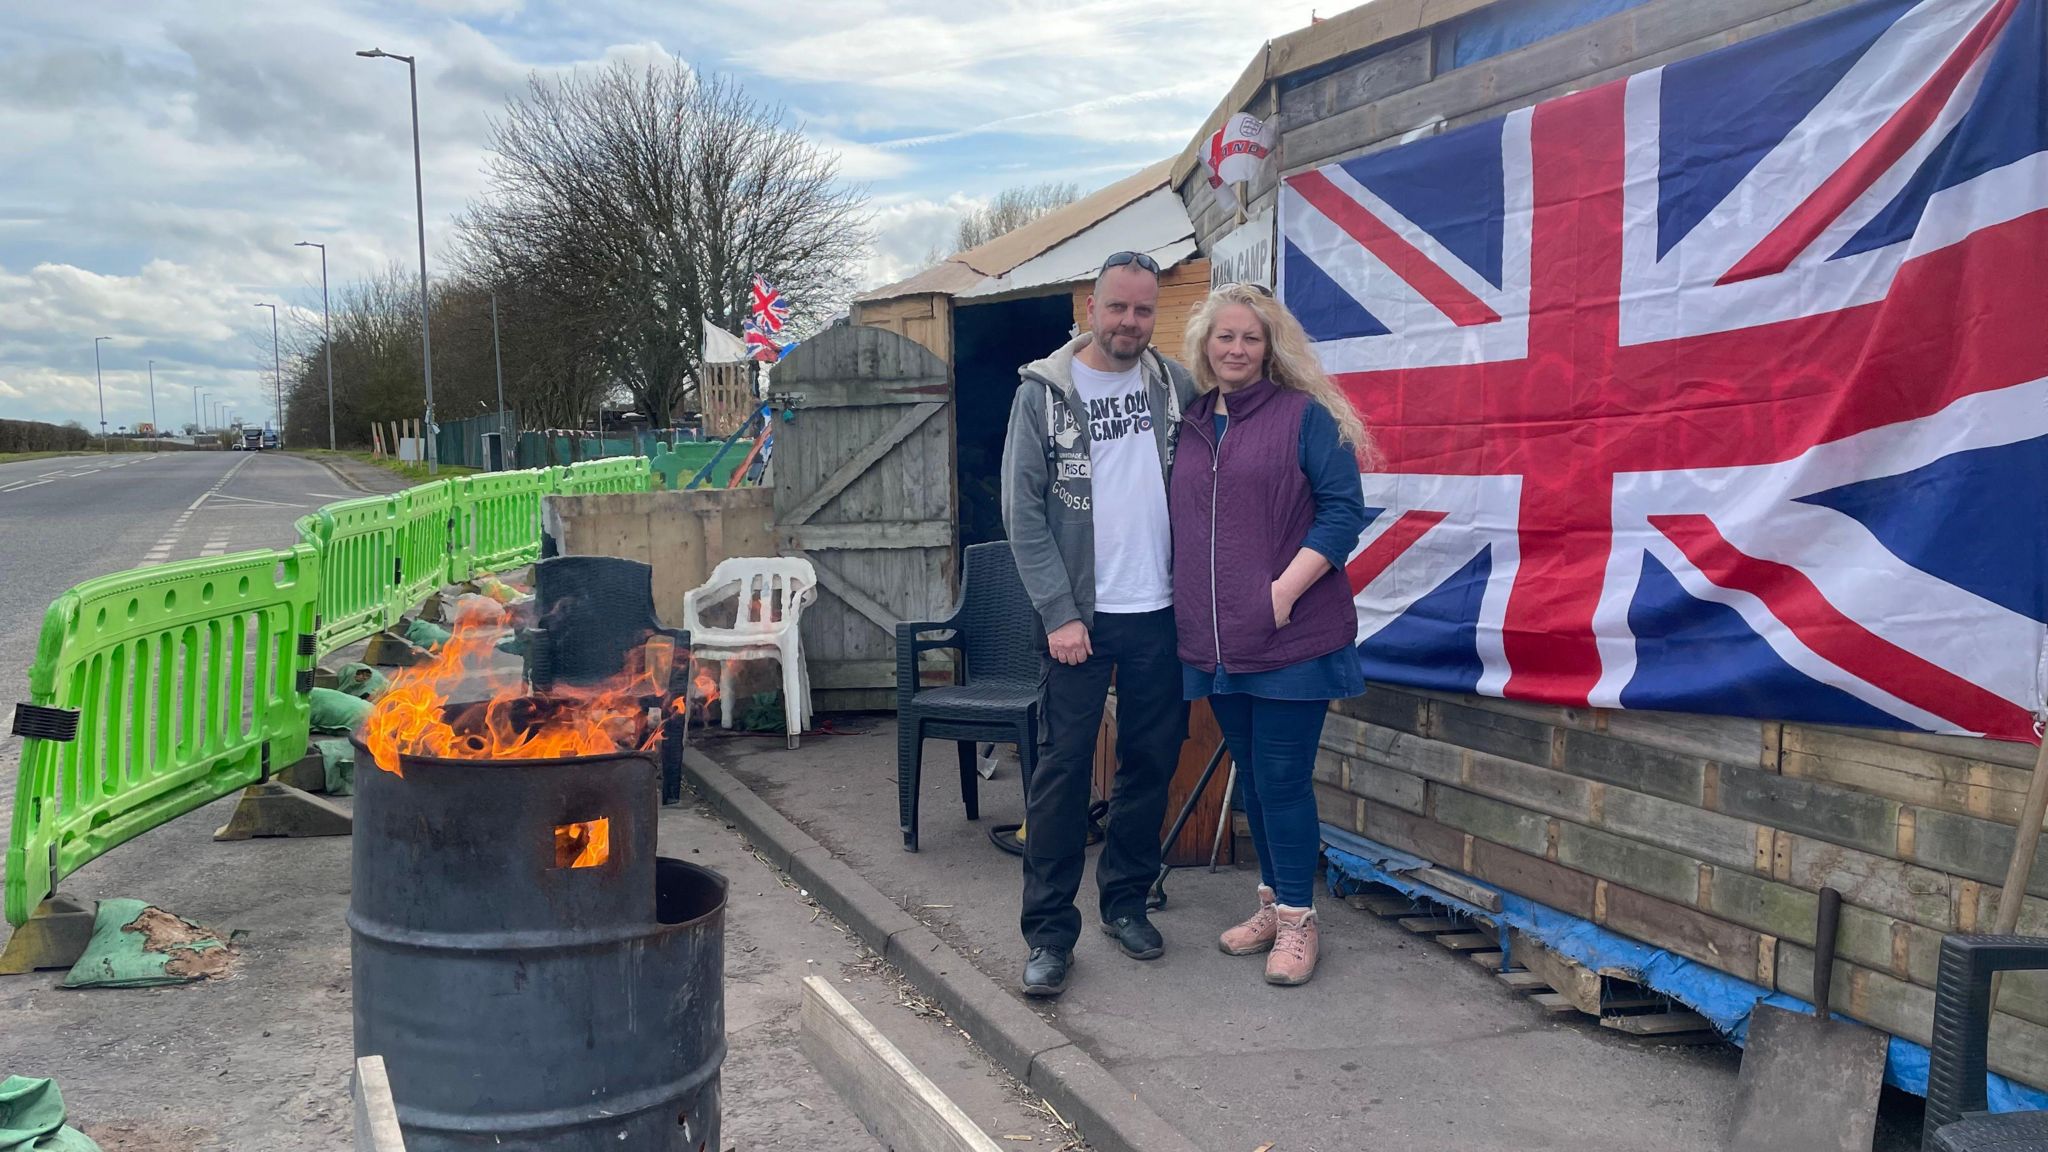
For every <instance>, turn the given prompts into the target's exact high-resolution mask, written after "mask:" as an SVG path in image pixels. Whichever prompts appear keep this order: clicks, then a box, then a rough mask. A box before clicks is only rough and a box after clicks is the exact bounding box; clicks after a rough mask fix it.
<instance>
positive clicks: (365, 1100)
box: [356, 1056, 405, 1152]
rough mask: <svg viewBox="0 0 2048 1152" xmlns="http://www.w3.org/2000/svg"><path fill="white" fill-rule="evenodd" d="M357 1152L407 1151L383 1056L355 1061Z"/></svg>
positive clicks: (367, 1057)
mask: <svg viewBox="0 0 2048 1152" xmlns="http://www.w3.org/2000/svg"><path fill="white" fill-rule="evenodd" d="M356 1152H405V1133H403V1132H401V1131H400V1130H399V1127H398V1106H397V1105H395V1104H393V1103H392V1101H391V1080H390V1077H389V1076H387V1075H386V1073H385V1071H384V1058H383V1057H382V1056H364V1057H362V1058H360V1059H358V1060H357V1061H356Z"/></svg>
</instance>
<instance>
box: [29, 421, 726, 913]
mask: <svg viewBox="0 0 2048 1152" xmlns="http://www.w3.org/2000/svg"><path fill="white" fill-rule="evenodd" d="M717 447H718V446H717V445H715V444H706V445H698V444H684V445H677V446H676V448H675V449H674V450H671V449H670V448H669V446H668V445H666V444H663V445H657V452H656V454H655V457H654V458H653V460H651V461H650V459H649V458H648V457H645V456H625V457H615V458H611V459H604V460H589V461H584V462H581V463H577V464H571V465H568V466H566V467H546V468H533V469H528V470H526V471H521V472H497V473H489V474H485V475H478V476H463V477H455V478H451V479H447V480H437V481H435V482H433V483H431V484H422V485H419V486H417V487H414V488H409V489H407V490H405V491H403V492H397V493H393V494H391V495H389V496H367V497H363V498H361V499H356V500H344V501H341V502H339V503H336V504H329V505H327V506H325V507H323V508H321V509H320V510H319V511H318V512H316V513H314V514H312V515H310V516H305V517H302V518H300V519H299V521H298V523H297V529H298V536H299V540H298V543H296V544H294V545H292V546H291V547H289V548H282V549H267V548H266V549H258V550H256V551H251V552H241V553H237V554H235V555H231V556H221V557H217V558H210V559H202V560H188V561H183V562H181V563H177V564H167V565H163V566H161V567H155V568H143V569H137V570H134V571H129V572H118V573H115V574H113V575H110V576H102V577H99V578H98V579H95V580H88V581H86V582H85V583H83V584H80V585H78V586H77V587H75V588H73V589H71V590H70V591H68V592H65V593H64V594H63V595H62V596H59V597H58V598H57V600H56V602H55V603H53V604H51V605H50V608H49V611H48V612H47V613H45V615H44V617H43V628H42V632H41V635H40V637H39V638H38V640H37V643H36V653H35V662H34V664H33V665H32V666H31V667H30V670H29V697H30V698H29V702H28V703H27V704H24V705H21V706H19V707H18V708H17V710H16V715H15V729H16V731H17V732H18V733H19V734H21V735H22V736H24V737H25V738H26V739H25V740H24V741H23V744H22V751H21V768H20V773H19V778H18V780H17V781H16V785H15V802H14V819H13V824H12V827H11V828H10V829H9V836H8V842H7V873H6V884H5V896H6V900H5V912H6V917H7V921H8V923H10V924H14V925H20V924H21V923H23V922H24V921H26V920H27V919H28V917H29V914H30V913H31V912H33V911H34V909H35V907H36V905H37V904H38V903H39V902H41V901H42V900H43V899H44V898H45V897H46V896H48V895H50V894H51V893H52V892H53V891H55V889H56V886H57V884H58V882H59V881H61V880H63V879H64V878H65V877H66V876H69V875H70V874H71V873H73V872H75V871H77V870H78V869H79V868H81V867H83V866H84V865H85V864H86V863H87V862H88V861H90V860H93V859H95V858H96V857H98V856H100V855H102V854H103V853H105V852H107V851H109V850H110V849H112V848H115V847H117V846H119V845H121V844H123V843H125V842H127V841H129V840H132V839H134V838H135V837H136V836H139V835H141V834H142V833H144V832H147V831H149V830H150V829H151V828H155V827H157V826H158V825H160V824H164V823H167V822H168V821H171V820H175V819H177V818H178V817H179V816H182V815H184V814H185V813H187V812H190V811H192V810H193V809H195V808H200V807H203V806H204V805H206V804H210V803H212V802H213V801H215V800H217V799H219V798H221V797H223V796H226V795H229V794H230V793H232V792H234V791H236V790H237V789H240V788H243V787H245V786H247V785H249V784H253V783H256V782H257V781H259V780H262V779H264V778H265V777H267V776H268V775H269V774H270V772H272V771H273V770H276V769H280V768H282V767H284V766H285V765H288V764H290V763H292V762H293V761H295V760H297V759H298V758H299V757H301V756H303V755H304V754H305V752H306V748H307V739H308V723H309V720H310V709H309V703H308V702H309V699H310V695H311V692H312V688H313V669H314V666H315V664H316V663H317V662H318V660H319V659H320V658H321V657H322V656H325V655H327V654H329V653H331V652H334V651H336V650H338V649H340V648H344V647H346V646H348V645H350V644H353V643H355V642H357V641H359V640H362V639H364V638H366V637H368V636H370V635H372V634H374V633H376V632H377V631H379V630H381V629H383V628H385V627H388V626H389V625H391V624H393V623H395V622H396V621H397V620H398V618H399V617H400V616H402V615H403V614H404V613H405V612H407V611H408V610H410V609H411V608H412V606H413V605H415V604H417V603H419V601H421V600H422V599H424V598H426V597H427V596H428V595H429V594H431V593H432V592H433V591H434V590H435V589H437V588H439V587H441V586H442V585H443V584H447V583H453V582H456V581H461V580H466V579H469V578H471V577H473V576H478V575H483V574H486V573H490V572H497V571H503V570H505V569H509V568H516V567H519V566H521V565H524V564H529V563H531V562H533V561H534V560H536V559H538V558H539V556H540V513H541V497H543V496H546V495H549V494H563V495H582V494H591V493H605V492H645V491H648V490H650V489H655V488H673V487H677V486H680V485H681V484H684V483H687V482H688V480H689V479H690V477H691V476H692V475H694V474H695V472H696V470H697V469H698V468H700V467H701V466H702V461H704V460H708V459H710V458H711V454H712V453H713V452H714V451H715V450H716V449H717ZM745 451H746V445H744V444H739V445H734V446H733V448H732V450H731V451H730V452H729V453H728V456H729V459H727V460H725V461H723V473H722V474H721V473H720V472H718V471H717V470H714V472H713V480H714V481H715V482H716V483H718V484H719V485H720V486H724V481H725V479H726V478H727V477H729V476H730V474H731V472H732V470H733V468H734V467H735V466H736V465H737V463H738V462H739V460H740V459H742V458H743V457H744V455H745Z"/></svg>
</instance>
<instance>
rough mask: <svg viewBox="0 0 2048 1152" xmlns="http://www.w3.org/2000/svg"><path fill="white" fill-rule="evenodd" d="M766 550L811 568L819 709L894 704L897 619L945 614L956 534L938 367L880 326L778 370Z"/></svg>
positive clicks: (825, 341)
mask: <svg viewBox="0 0 2048 1152" xmlns="http://www.w3.org/2000/svg"><path fill="white" fill-rule="evenodd" d="M771 390H772V391H773V392H775V393H783V394H792V395H793V396H794V399H792V401H791V411H792V412H793V413H794V415H795V419H794V420H788V421H778V422H777V424H776V427H775V457H774V465H773V469H772V470H773V472H774V476H775V528H776V543H777V545H778V546H779V547H780V548H781V549H782V551H783V553H784V554H785V555H789V556H801V557H804V558H805V559H808V560H809V561H810V562H811V564H812V565H813V566H814V567H815V568H817V570H818V586H819V593H820V594H819V597H818V600H817V602H816V603H815V604H813V605H812V606H811V607H809V608H807V609H805V610H804V618H803V638H804V657H805V663H807V664H808V665H809V666H810V672H811V689H812V692H813V693H814V694H815V698H816V701H817V707H818V708H819V710H821V711H829V710H852V709H880V708H893V707H895V688H896V624H897V622H898V621H900V620H930V619H933V618H934V617H938V616H943V615H945V614H946V613H947V611H948V610H949V609H950V608H951V607H952V604H953V600H954V596H955V591H956V589H955V581H956V579H957V569H956V567H955V558H954V557H955V545H956V543H957V541H958V537H959V514H958V497H957V494H956V492H955V487H954V470H953V469H954V464H953V403H952V400H953V395H952V384H951V379H950V373H949V371H948V369H947V366H946V363H945V361H943V360H941V359H939V358H938V357H937V356H935V355H933V354H932V353H931V352H930V351H929V350H928V349H926V348H924V347H922V346H920V345H918V344H917V343H915V342H913V341H911V340H909V339H907V338H905V337H903V336H899V335H897V334H896V333H894V332H890V331H886V330H884V329H881V328H870V327H865V326H858V325H855V326H848V327H842V328H830V329H827V330H826V331H824V332H821V333H819V334H818V335H816V336H814V337H811V338H810V339H808V340H806V341H804V342H803V343H802V344H801V345H799V346H798V347H797V349H796V351H794V352H792V353H790V355H789V358H788V359H787V360H784V361H783V362H782V364H781V366H780V367H778V368H776V370H775V377H774V384H773V385H772V387H771Z"/></svg>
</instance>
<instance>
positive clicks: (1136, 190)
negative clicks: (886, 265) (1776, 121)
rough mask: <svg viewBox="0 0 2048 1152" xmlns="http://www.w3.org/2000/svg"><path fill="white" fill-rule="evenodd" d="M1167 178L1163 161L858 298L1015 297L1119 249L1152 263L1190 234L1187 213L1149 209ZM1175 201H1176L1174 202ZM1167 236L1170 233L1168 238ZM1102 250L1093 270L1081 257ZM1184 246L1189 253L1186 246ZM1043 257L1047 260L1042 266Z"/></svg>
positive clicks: (1089, 270) (1170, 165)
mask: <svg viewBox="0 0 2048 1152" xmlns="http://www.w3.org/2000/svg"><path fill="white" fill-rule="evenodd" d="M1172 171H1173V160H1172V159H1171V158H1169V159H1166V160H1161V161H1160V162H1158V163H1157V164H1153V165H1150V166H1149V167H1146V168H1144V169H1142V170H1140V171H1138V172H1134V173H1132V174H1131V175H1129V176H1126V177H1124V178H1123V179H1122V180H1119V181H1117V182H1116V183H1114V184H1111V185H1109V186H1108V187H1106V188H1102V189H1098V190H1097V191H1095V192H1091V193H1089V194H1088V195H1086V196H1084V197H1082V198H1081V199H1079V200H1076V201H1074V202H1073V203H1072V204H1069V205H1067V206H1066V207H1064V208H1060V209H1057V210H1055V211H1052V212H1048V213H1046V214H1045V215H1043V216H1040V217H1039V218H1038V219H1036V220H1033V221H1032V222H1031V223H1029V224H1026V225H1024V226H1023V227H1022V228H1018V229H1016V230H1014V231H1011V232H1006V233H1004V234H1003V235H1001V236H998V237H996V238H995V239H993V240H990V241H989V242H988V243H986V244H982V245H980V246H978V247H974V248H969V249H968V250H967V251H965V252H960V253H956V254H955V255H953V256H950V257H948V258H947V259H945V260H943V261H941V262H939V263H938V264H935V265H933V266H932V267H930V268H927V269H925V270H924V271H922V272H919V273H918V274H917V275H915V276H912V277H910V278H908V279H906V280H899V281H897V282H896V283H894V284H889V285H885V286H883V287H880V288H876V289H873V290H872V291H869V292H865V293H862V294H861V295H860V297H859V299H860V300H893V299H896V298H898V297H902V296H918V295H924V294H926V293H939V294H942V295H947V296H973V295H988V294H991V293H1001V292H1014V291H1017V290H1018V289H1021V288H1027V287H1033V286H1036V285H1041V284H1051V283H1063V282H1065V281H1066V280H1070V279H1073V278H1074V276H1075V275H1080V274H1084V273H1092V272H1094V270H1095V268H1094V265H1099V264H1100V263H1101V262H1102V259H1103V258H1104V257H1106V256H1108V255H1109V254H1110V253H1111V252H1115V251H1117V250H1118V249H1119V248H1128V247H1133V246H1137V247H1139V248H1141V250H1144V251H1148V252H1152V253H1153V254H1154V256H1155V257H1156V256H1159V255H1161V254H1162V253H1166V252H1170V251H1171V250H1172V248H1173V244H1174V242H1175V241H1177V240H1179V239H1181V238H1182V237H1191V236H1193V235H1194V225H1193V224H1192V223H1190V222H1189V221H1188V220H1187V212H1186V210H1185V209H1181V210H1180V219H1179V220H1178V221H1177V222H1175V221H1172V220H1169V219H1166V218H1164V216H1163V215H1162V208H1161V206H1160V205H1159V204H1155V203H1153V201H1154V200H1155V199H1157V198H1156V197H1155V196H1154V195H1153V194H1154V193H1157V192H1159V191H1160V190H1161V189H1165V188H1167V186H1168V185H1167V180H1168V178H1169V177H1170V176H1171V175H1172ZM1174 199H1175V200H1176V201H1177V200H1178V197H1175V198H1174ZM1127 209H1135V211H1130V212H1127V211H1126V210H1127ZM1126 225H1128V227H1126ZM1176 229H1177V231H1176ZM1166 232H1174V233H1175V234H1174V235H1171V236H1167V235H1165V233H1166ZM1103 244H1109V245H1110V246H1109V247H1102V250H1101V251H1100V252H1099V253H1097V254H1095V255H1094V256H1093V257H1092V264H1091V263H1090V259H1089V258H1088V256H1087V253H1088V252H1093V251H1094V249H1095V248H1098V247H1101V246H1102V245H1103ZM1189 247H1190V249H1192V245H1190V246H1189ZM1155 249H1156V251H1155ZM1044 257H1051V259H1049V260H1047V259H1041V258H1044ZM1184 258H1185V254H1184V253H1183V254H1181V255H1179V256H1175V257H1173V259H1174V260H1176V261H1177V260H1179V259H1184ZM1084 264H1087V265H1089V266H1088V267H1086V268H1083V269H1081V271H1080V272H1074V273H1072V274H1071V275H1069V274H1068V273H1069V272H1070V271H1071V270H1070V269H1069V268H1068V267H1067V266H1068V265H1074V266H1075V267H1079V266H1080V265H1084ZM1027 266H1033V267H1027ZM1020 270H1022V271H1021V273H1020ZM1013 274H1014V275H1013Z"/></svg>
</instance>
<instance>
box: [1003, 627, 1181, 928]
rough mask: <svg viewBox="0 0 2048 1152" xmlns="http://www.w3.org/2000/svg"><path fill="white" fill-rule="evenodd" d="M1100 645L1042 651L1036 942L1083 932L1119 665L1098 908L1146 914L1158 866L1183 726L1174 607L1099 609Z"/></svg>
mask: <svg viewBox="0 0 2048 1152" xmlns="http://www.w3.org/2000/svg"><path fill="white" fill-rule="evenodd" d="M1088 639H1089V644H1090V647H1091V648H1092V649H1093V650H1094V655H1092V656H1090V657H1089V658H1088V659H1087V660H1086V661H1085V662H1083V663H1081V664H1076V665H1067V664H1061V663H1059V662H1058V661H1056V660H1053V659H1052V658H1051V657H1049V656H1048V657H1047V658H1046V667H1045V688H1044V691H1043V704H1044V707H1043V709H1042V711H1043V713H1044V714H1043V715H1042V716H1041V718H1040V721H1039V727H1038V731H1039V740H1038V764H1037V766H1036V767H1035V768H1034V769H1033V770H1032V773H1031V777H1030V779H1027V780H1025V781H1024V817H1025V821H1026V825H1025V832H1024V911H1023V915H1022V917H1021V918H1020V926H1021V927H1022V928H1023V930H1024V940H1025V943H1026V944H1028V945H1029V946H1030V947H1033V948H1043V947H1054V948H1064V949H1072V948H1073V946H1074V942H1075V941H1076V940H1077V939H1079V938H1080V934H1081V913H1080V911H1079V910H1078V909H1077V908H1075V906H1074V898H1075V896H1077V895H1078V894H1079V893H1080V891H1081V873H1082V871H1083V869H1084V868H1085V866H1086V864H1087V855H1086V852H1087V847H1088V794H1089V787H1090V784H1091V782H1092V781H1093V778H1094V774H1095V738H1096V733H1097V731H1098V730H1099V729H1100V728H1101V727H1102V710H1103V707H1104V705H1105V703H1106V702H1107V700H1108V695H1109V683H1110V674H1111V672H1112V671H1113V672H1114V673H1115V674H1116V701H1117V704H1116V718H1117V725H1116V731H1117V736H1116V755H1117V767H1116V779H1115V782H1114V787H1113V788H1112V790H1111V792H1110V797H1109V819H1108V822H1107V826H1106V827H1105V828H1104V829H1103V842H1102V856H1101V858H1100V859H1098V860H1097V861H1096V862H1095V882H1096V887H1097V889H1098V899H1099V905H1098V906H1099V908H1100V910H1101V913H1102V919H1103V920H1104V921H1105V922H1107V921H1111V920H1117V919H1121V918H1122V917H1125V916H1142V915H1144V914H1145V892H1146V890H1147V889H1149V888H1150V887H1151V886H1152V881H1153V879H1154V878H1155V877H1156V876H1157V875H1158V874H1159V852H1160V844H1159V837H1160V833H1161V831H1162V827H1161V826H1162V825H1163V824H1165V822H1166V787H1167V784H1168V782H1169V781H1171V780H1172V778H1173V769H1174V764H1175V763H1176V762H1177V761H1178V760H1179V759H1180V746H1181V743H1182V742H1183V741H1184V740H1185V739H1186V738H1187V715H1188V714H1187V705H1186V704H1184V703H1182V701H1181V694H1180V660H1179V658H1178V657H1177V656H1176V655H1175V639H1176V637H1175V632H1174V627H1173V609H1171V608H1163V609H1160V610H1159V611H1157V612H1137V613H1126V614H1118V613H1110V612H1098V613H1096V614H1095V627H1094V628H1093V629H1092V630H1090V632H1089V634H1088Z"/></svg>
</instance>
